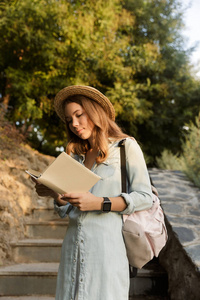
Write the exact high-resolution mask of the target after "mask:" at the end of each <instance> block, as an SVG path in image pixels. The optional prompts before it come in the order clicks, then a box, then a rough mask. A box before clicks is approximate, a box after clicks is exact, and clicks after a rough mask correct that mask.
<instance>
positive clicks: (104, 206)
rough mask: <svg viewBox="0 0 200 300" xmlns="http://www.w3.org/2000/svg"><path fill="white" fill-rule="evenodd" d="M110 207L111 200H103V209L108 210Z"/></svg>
mask: <svg viewBox="0 0 200 300" xmlns="http://www.w3.org/2000/svg"><path fill="white" fill-rule="evenodd" d="M110 209H111V202H104V203H103V211H110Z"/></svg>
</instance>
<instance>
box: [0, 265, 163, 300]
mask: <svg viewBox="0 0 200 300" xmlns="http://www.w3.org/2000/svg"><path fill="white" fill-rule="evenodd" d="M58 265H59V264H58V263H29V264H17V265H12V266H6V267H0V282H1V285H0V295H1V296H26V295H31V296H34V295H40V296H42V295H49V296H54V295H55V288H56V277H57V270H58ZM166 279H167V278H166V273H164V272H161V270H160V271H158V270H157V271H153V270H148V269H142V270H138V275H137V277H135V278H133V279H131V286H130V299H131V297H132V298H133V299H134V300H136V299H137V298H136V297H143V298H138V299H145V300H147V299H148V298H146V297H147V296H149V297H150V296H151V297H153V296H154V297H157V298H149V300H150V299H152V300H155V299H157V300H158V299H161V298H158V297H163V298H162V299H167V298H166V297H167V294H166V289H167V287H166ZM160 292H161V293H160ZM159 293H160V294H159ZM38 299H39V298H38Z"/></svg>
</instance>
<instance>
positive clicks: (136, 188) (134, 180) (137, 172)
mask: <svg viewBox="0 0 200 300" xmlns="http://www.w3.org/2000/svg"><path fill="white" fill-rule="evenodd" d="M125 149H126V173H127V183H128V193H122V194H121V196H122V197H123V198H124V200H125V202H126V204H127V207H126V209H125V210H124V211H122V212H121V214H127V215H129V214H131V213H133V212H134V211H139V210H145V209H149V208H151V206H152V203H153V200H152V190H151V183H150V178H149V174H148V170H147V166H146V163H145V160H144V156H143V153H142V150H141V148H140V146H139V145H138V143H137V142H136V141H135V140H133V139H131V138H128V139H126V142H125Z"/></svg>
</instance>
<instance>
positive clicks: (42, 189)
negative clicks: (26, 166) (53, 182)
mask: <svg viewBox="0 0 200 300" xmlns="http://www.w3.org/2000/svg"><path fill="white" fill-rule="evenodd" d="M31 179H32V180H33V182H34V183H35V189H36V193H37V194H38V195H39V196H41V197H52V198H53V199H55V201H56V202H57V204H58V205H59V206H61V205H66V204H67V201H65V200H62V199H60V197H61V195H60V194H58V193H56V192H54V191H53V190H51V189H50V188H48V187H47V186H46V185H44V184H42V183H39V182H38V181H37V180H36V179H34V178H33V177H31Z"/></svg>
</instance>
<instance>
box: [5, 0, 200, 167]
mask: <svg viewBox="0 0 200 300" xmlns="http://www.w3.org/2000/svg"><path fill="white" fill-rule="evenodd" d="M181 26H183V23H182V9H181V3H180V1H178V0H154V1H152V0H141V1H136V0H124V1H120V0H108V1H106V2H105V1H103V0H96V1H93V0H85V1H72V0H59V1H57V0H48V1H46V0H34V1H32V0H18V1H12V0H10V1H1V6H0V76H1V78H0V79H1V80H0V93H1V95H2V99H1V102H3V103H4V105H5V106H8V107H9V115H8V117H9V118H10V120H12V121H13V122H18V123H17V124H19V125H18V126H19V128H20V129H21V131H22V132H23V133H24V135H28V136H29V139H30V140H31V141H32V143H33V144H34V145H35V147H36V148H37V149H38V150H39V151H43V152H46V153H53V152H52V151H53V149H55V147H56V146H61V145H64V144H65V141H66V135H65V133H64V125H63V124H62V123H61V122H60V121H59V120H58V118H57V116H56V115H55V113H54V109H53V98H54V96H55V94H56V93H57V92H58V90H60V89H61V88H63V87H64V86H67V85H71V84H86V85H92V86H94V87H96V88H98V89H100V90H101V91H102V92H104V93H105V94H106V95H107V96H109V97H110V99H111V101H112V102H113V104H114V106H115V110H116V115H117V122H118V123H119V124H120V125H121V126H122V127H123V128H124V129H125V130H126V131H127V133H129V134H131V135H133V136H135V137H136V138H137V139H138V140H139V141H140V142H141V144H142V146H143V150H144V151H145V152H146V153H147V155H148V156H149V157H150V159H151V162H152V163H153V162H154V158H155V157H156V156H158V155H159V153H161V152H162V150H163V149H164V148H167V149H171V150H172V151H173V152H177V150H181V149H180V145H181V143H180V140H181V138H182V134H183V131H182V127H183V125H184V124H185V123H186V121H189V120H193V119H194V116H195V114H196V108H197V107H198V101H199V92H200V88H199V83H198V82H197V81H196V80H195V79H194V78H193V77H192V76H191V74H190V70H189V65H188V55H189V52H186V51H184V47H183V40H182V38H181V35H180V29H181Z"/></svg>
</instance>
